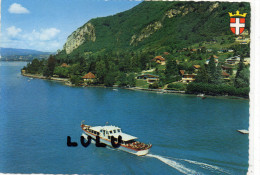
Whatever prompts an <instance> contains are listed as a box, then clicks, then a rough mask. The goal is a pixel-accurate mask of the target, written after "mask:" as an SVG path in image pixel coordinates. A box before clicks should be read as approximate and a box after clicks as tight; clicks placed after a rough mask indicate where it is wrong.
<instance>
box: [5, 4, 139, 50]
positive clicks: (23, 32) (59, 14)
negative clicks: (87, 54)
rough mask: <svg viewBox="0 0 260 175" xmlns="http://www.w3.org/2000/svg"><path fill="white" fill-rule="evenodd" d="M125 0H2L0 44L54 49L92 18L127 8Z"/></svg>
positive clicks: (35, 48) (59, 47) (22, 47)
mask: <svg viewBox="0 0 260 175" xmlns="http://www.w3.org/2000/svg"><path fill="white" fill-rule="evenodd" d="M139 3H140V1H127V0H112V1H105V0H2V2H1V6H2V7H1V14H2V16H1V34H0V37H1V38H0V47H4V48H19V49H33V50H39V51H48V52H56V51H57V50H58V49H62V47H63V45H64V44H65V42H66V39H67V37H68V36H69V35H70V34H71V33H72V32H73V31H75V30H76V29H77V28H79V27H80V26H82V25H83V24H85V23H86V22H88V21H89V20H90V19H92V18H96V17H104V16H109V15H114V14H116V13H119V12H122V11H125V10H128V9H131V8H132V7H134V6H136V5H138V4H139Z"/></svg>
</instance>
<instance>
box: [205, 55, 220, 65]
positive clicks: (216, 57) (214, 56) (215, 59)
mask: <svg viewBox="0 0 260 175" xmlns="http://www.w3.org/2000/svg"><path fill="white" fill-rule="evenodd" d="M211 58H212V56H210V57H209V58H208V59H207V60H206V62H205V64H209V60H210V59H211ZM213 58H214V62H215V63H216V65H217V64H218V56H216V55H213Z"/></svg>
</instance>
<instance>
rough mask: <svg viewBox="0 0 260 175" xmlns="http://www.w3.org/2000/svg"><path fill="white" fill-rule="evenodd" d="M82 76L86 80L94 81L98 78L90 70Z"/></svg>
mask: <svg viewBox="0 0 260 175" xmlns="http://www.w3.org/2000/svg"><path fill="white" fill-rule="evenodd" d="M82 78H83V80H84V82H93V81H94V80H95V79H96V76H95V75H94V74H93V73H92V72H89V73H87V74H85V75H84V76H83V77H82Z"/></svg>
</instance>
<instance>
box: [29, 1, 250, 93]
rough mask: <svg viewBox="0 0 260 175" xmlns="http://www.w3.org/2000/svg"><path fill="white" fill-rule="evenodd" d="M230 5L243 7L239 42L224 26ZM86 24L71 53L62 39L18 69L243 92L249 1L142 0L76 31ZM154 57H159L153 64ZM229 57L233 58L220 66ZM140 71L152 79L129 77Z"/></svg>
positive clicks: (108, 82) (74, 79) (103, 81)
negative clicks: (188, 79) (234, 60)
mask: <svg viewBox="0 0 260 175" xmlns="http://www.w3.org/2000/svg"><path fill="white" fill-rule="evenodd" d="M236 10H239V11H241V12H246V13H247V16H246V32H244V33H247V34H244V35H243V36H242V35H241V38H242V39H241V41H240V40H239V36H235V35H234V34H233V33H232V32H231V31H230V28H229V15H228V12H233V13H235V11H236ZM89 23H91V25H93V26H94V27H93V29H92V33H91V34H89V33H88V34H86V35H84V36H77V37H82V38H81V39H82V40H84V42H83V43H82V44H80V45H79V46H77V45H76V46H75V48H74V49H73V50H72V51H71V52H69V53H67V52H68V51H67V50H66V46H68V44H70V43H69V42H67V43H66V44H65V45H64V49H63V50H61V51H58V54H56V55H51V56H50V57H49V58H48V59H47V60H41V61H39V60H37V59H35V60H33V61H32V62H31V63H29V64H28V65H27V66H26V67H25V68H24V70H26V72H27V73H31V74H42V75H44V76H46V77H51V76H58V77H60V78H69V79H70V81H71V83H72V84H75V85H105V86H113V85H118V86H128V87H134V86H138V87H142V88H154V89H158V88H161V89H171V90H180V91H186V92H187V93H205V94H211V95H236V96H244V97H246V96H248V93H249V65H250V64H245V59H247V58H249V57H250V47H249V46H250V44H249V43H250V42H246V43H245V42H244V43H243V41H247V39H250V4H249V3H244V2H241V3H230V2H217V3H216V2H158V1H157V2H142V3H140V4H139V5H137V6H136V7H134V8H132V9H130V10H128V11H125V12H121V13H118V14H116V15H113V16H108V17H102V18H95V19H92V20H90V21H89V22H87V23H86V24H85V25H83V26H82V27H80V28H79V29H78V30H81V29H82V30H83V29H84V26H86V25H87V24H89ZM87 29H88V28H87ZM84 30H85V29H84ZM93 33H94V34H95V36H94V34H93ZM90 35H92V36H90ZM90 38H92V39H90ZM93 38H95V39H93ZM72 39H74V38H72ZM75 41H76V39H75ZM249 41H250V40H249ZM156 56H161V57H163V59H164V60H165V62H166V63H165V64H158V62H156V61H154V58H155V57H156ZM232 57H238V58H239V61H238V62H237V63H236V64H232V65H231V64H228V63H227V60H228V59H229V58H232ZM64 64H65V65H66V66H61V65H64ZM194 65H199V69H198V70H195V69H194ZM225 67H228V68H227V70H226V69H224V68H225ZM182 70H184V71H185V75H188V74H194V75H196V76H195V81H193V82H189V83H183V81H182V79H183V76H184V75H183V74H181V71H182ZM88 72H92V73H93V74H94V75H95V77H96V78H95V80H94V81H89V82H87V83H86V82H84V80H83V78H82V77H83V76H84V75H85V74H87V73H88ZM223 72H225V73H223ZM143 74H151V75H155V76H157V77H158V80H157V81H155V82H153V83H145V81H144V80H139V79H138V78H137V77H138V76H139V75H143ZM223 74H224V75H223ZM223 76H226V77H223ZM227 76H228V78H227Z"/></svg>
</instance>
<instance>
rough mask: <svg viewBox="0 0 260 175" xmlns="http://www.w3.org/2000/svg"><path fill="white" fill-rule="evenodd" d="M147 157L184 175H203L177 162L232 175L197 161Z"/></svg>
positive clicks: (151, 155) (148, 155)
mask: <svg viewBox="0 0 260 175" xmlns="http://www.w3.org/2000/svg"><path fill="white" fill-rule="evenodd" d="M146 156H147V157H153V158H156V159H158V160H160V161H162V162H163V163H165V164H167V165H169V166H171V167H172V168H174V169H176V170H177V171H179V172H181V173H183V174H203V173H200V172H197V171H195V170H193V169H190V168H188V167H186V166H184V165H183V164H181V163H179V162H177V161H185V162H188V163H190V164H194V165H199V166H200V167H201V168H203V169H206V170H209V171H214V172H215V173H216V174H219V173H221V174H222V173H226V174H231V173H230V172H228V171H226V170H224V169H222V168H220V167H218V166H215V165H209V164H206V163H203V162H197V161H193V160H187V159H177V158H171V157H164V156H160V155H154V154H147V155H146ZM175 160H176V161H175Z"/></svg>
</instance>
